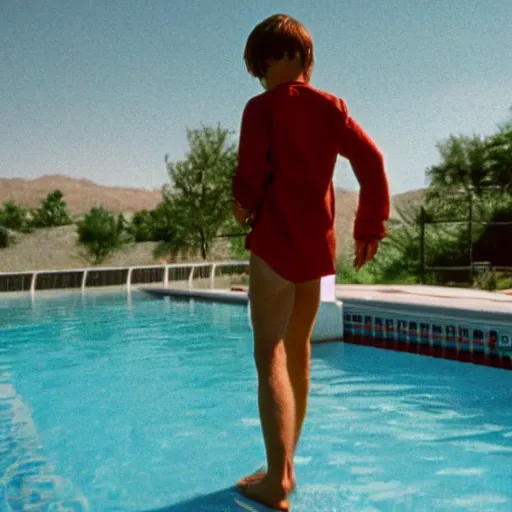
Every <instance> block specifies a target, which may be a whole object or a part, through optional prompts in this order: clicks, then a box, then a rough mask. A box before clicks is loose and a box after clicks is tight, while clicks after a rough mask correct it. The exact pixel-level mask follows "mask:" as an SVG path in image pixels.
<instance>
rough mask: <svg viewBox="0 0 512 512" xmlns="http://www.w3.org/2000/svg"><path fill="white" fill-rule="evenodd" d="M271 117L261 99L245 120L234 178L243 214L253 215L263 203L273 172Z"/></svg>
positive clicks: (254, 102) (250, 105)
mask: <svg viewBox="0 0 512 512" xmlns="http://www.w3.org/2000/svg"><path fill="white" fill-rule="evenodd" d="M270 137H271V130H270V116H269V114H268V112H267V110H266V109H265V105H264V103H263V101H262V100H261V98H260V97H256V98H253V99H252V100H250V101H249V102H248V103H247V105H246V107H245V109H244V113H243V116H242V126H241V130H240V143H239V146H238V166H237V169H236V172H235V175H234V176H233V183H232V185H233V197H234V199H235V201H236V202H237V203H238V206H239V207H240V208H242V209H244V210H248V211H254V210H256V209H257V208H258V206H259V205H260V204H261V202H262V201H263V194H264V190H265V184H266V182H267V180H268V178H269V175H270V173H271V172H272V168H271V166H270V162H269V159H268V153H269V151H270Z"/></svg>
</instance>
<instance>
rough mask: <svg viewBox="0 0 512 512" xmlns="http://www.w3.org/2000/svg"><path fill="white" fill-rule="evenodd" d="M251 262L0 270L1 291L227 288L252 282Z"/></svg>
mask: <svg viewBox="0 0 512 512" xmlns="http://www.w3.org/2000/svg"><path fill="white" fill-rule="evenodd" d="M248 267H249V262H248V261H213V262H200V263H177V264H171V265H154V266H149V265H148V266H133V267H90V268H78V269H62V270H32V271H24V272H0V293H1V292H31V293H35V292H36V291H42V290H61V289H68V290H69V289H79V290H82V291H85V290H86V289H87V288H98V287H112V286H121V287H126V288H127V289H131V287H132V286H134V285H162V286H173V287H179V288H215V287H220V288H225V287H227V286H230V285H237V284H246V283H247V282H248Z"/></svg>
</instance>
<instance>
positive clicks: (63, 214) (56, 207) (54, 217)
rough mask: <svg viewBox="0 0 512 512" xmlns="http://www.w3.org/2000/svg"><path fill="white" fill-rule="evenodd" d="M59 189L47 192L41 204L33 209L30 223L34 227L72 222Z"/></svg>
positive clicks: (54, 225) (48, 226)
mask: <svg viewBox="0 0 512 512" xmlns="http://www.w3.org/2000/svg"><path fill="white" fill-rule="evenodd" d="M63 196H64V195H63V194H62V192H61V191H60V190H55V191H53V192H52V193H50V194H48V196H47V197H46V199H44V200H43V201H42V202H41V206H40V207H39V208H38V209H37V210H35V211H34V214H33V215H34V218H33V220H32V225H33V226H34V227H36V228H53V227H59V226H67V225H69V224H72V223H73V219H72V218H71V215H70V214H69V212H68V207H67V205H66V203H65V201H64V200H63V199H62V198H63Z"/></svg>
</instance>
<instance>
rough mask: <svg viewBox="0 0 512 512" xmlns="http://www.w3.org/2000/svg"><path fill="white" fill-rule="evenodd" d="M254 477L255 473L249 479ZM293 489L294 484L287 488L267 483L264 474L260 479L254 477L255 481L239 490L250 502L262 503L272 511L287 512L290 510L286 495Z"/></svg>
mask: <svg viewBox="0 0 512 512" xmlns="http://www.w3.org/2000/svg"><path fill="white" fill-rule="evenodd" d="M255 475H256V473H255V474H254V475H250V477H253V476H255ZM250 477H249V478H250ZM294 487H295V484H294V483H291V482H290V485H288V486H276V485H275V484H274V483H273V482H269V480H268V476H267V475H266V474H265V475H263V476H262V477H261V478H258V477H256V479H254V480H252V481H250V482H248V483H246V484H244V485H241V486H240V490H241V492H242V494H243V495H244V496H245V497H247V498H249V499H250V500H253V501H257V502H258V503H262V504H263V505H266V506H267V507H270V508H273V509H274V510H281V511H283V512H288V511H289V510H290V502H289V501H288V495H289V494H290V492H291V491H292V489H293V488H294Z"/></svg>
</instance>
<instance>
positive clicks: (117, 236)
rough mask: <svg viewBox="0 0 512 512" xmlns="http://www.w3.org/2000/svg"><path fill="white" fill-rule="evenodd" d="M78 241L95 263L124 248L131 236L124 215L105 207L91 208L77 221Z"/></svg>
mask: <svg viewBox="0 0 512 512" xmlns="http://www.w3.org/2000/svg"><path fill="white" fill-rule="evenodd" d="M77 228H78V229H77V231H78V242H79V244H81V245H82V246H83V247H84V248H85V252H86V256H87V257H88V258H89V260H90V261H91V262H92V263H93V264H94V265H96V264H98V263H101V262H102V261H104V260H105V259H106V258H107V257H108V256H110V255H111V254H112V253H114V252H115V251H118V250H120V249H121V248H123V247H124V246H125V245H126V244H127V243H129V242H130V240H131V238H130V236H129V234H128V232H127V229H126V228H127V226H126V221H125V219H124V217H123V215H121V214H119V215H117V216H116V215H114V214H112V213H110V212H109V211H108V210H106V209H105V208H103V207H99V208H91V210H90V212H89V213H88V214H87V215H85V217H84V218H83V219H82V220H81V221H79V222H78V223H77Z"/></svg>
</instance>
